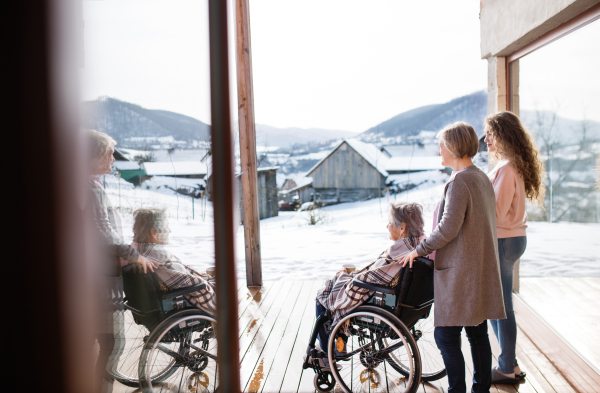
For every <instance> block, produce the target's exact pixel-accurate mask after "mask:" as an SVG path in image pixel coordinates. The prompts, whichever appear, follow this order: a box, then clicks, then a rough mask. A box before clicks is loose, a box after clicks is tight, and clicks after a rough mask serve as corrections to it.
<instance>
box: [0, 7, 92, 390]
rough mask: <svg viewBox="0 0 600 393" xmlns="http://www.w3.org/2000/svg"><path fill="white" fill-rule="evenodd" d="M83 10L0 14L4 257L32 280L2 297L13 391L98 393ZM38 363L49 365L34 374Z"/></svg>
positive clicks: (4, 10) (16, 283) (13, 285)
mask: <svg viewBox="0 0 600 393" xmlns="http://www.w3.org/2000/svg"><path fill="white" fill-rule="evenodd" d="M78 11H79V10H78V4H77V2H75V1H59V0H37V1H30V2H29V1H28V2H23V1H10V2H9V1H7V2H3V3H2V5H1V6H0V47H1V48H2V61H1V62H0V69H1V70H2V71H1V72H0V90H1V91H2V93H3V95H4V97H5V99H4V100H3V101H2V105H1V106H0V115H1V116H2V119H3V125H5V126H6V127H8V128H7V130H10V132H6V133H5V134H4V135H3V141H4V142H5V143H6V146H11V147H10V148H9V149H6V151H5V152H4V154H3V157H2V163H3V166H4V167H7V166H9V167H10V170H7V171H5V173H4V176H3V181H5V183H4V185H3V189H4V190H5V192H4V193H3V197H2V200H3V206H4V207H5V208H4V209H3V212H2V223H3V227H4V228H5V230H6V231H7V232H5V234H6V235H4V236H5V237H4V239H5V243H6V242H9V243H10V246H9V247H4V249H3V258H4V260H5V261H14V262H13V263H6V264H5V265H4V267H5V270H4V275H5V277H11V278H16V277H21V278H24V279H8V280H4V282H3V284H2V289H1V291H2V292H1V296H2V299H4V302H3V304H2V312H3V315H5V317H4V318H6V319H5V321H6V322H5V323H4V326H3V328H2V337H4V338H5V339H4V340H3V346H2V351H3V353H5V354H6V355H8V354H10V355H9V356H5V357H6V358H7V359H6V360H8V361H7V362H6V363H5V366H4V367H3V372H4V373H5V375H6V376H7V378H4V380H3V382H2V391H5V392H17V391H23V390H29V389H33V390H36V389H43V390H44V391H45V392H50V393H54V392H57V393H58V392H63V393H77V392H93V391H94V388H95V387H94V382H95V381H94V375H93V369H94V363H95V358H94V356H93V351H92V345H93V343H94V339H95V337H94V336H95V334H94V333H95V332H97V329H96V328H97V326H96V325H95V322H94V320H95V319H96V318H95V315H94V313H95V312H96V311H98V310H97V308H96V307H95V306H96V304H95V302H94V301H95V300H96V297H95V294H96V292H95V289H96V288H97V287H95V284H96V283H97V281H98V276H97V275H94V273H95V272H96V270H95V269H94V264H93V263H92V262H95V261H93V260H92V258H90V257H93V256H94V251H95V250H96V249H94V248H92V247H89V243H88V240H90V235H89V233H88V226H87V225H86V223H85V222H84V219H85V218H86V216H85V215H84V214H82V202H83V201H84V200H85V196H87V192H86V191H87V190H88V186H87V184H86V181H85V179H86V175H87V173H86V169H87V168H88V166H87V165H86V162H85V160H84V156H85V154H84V150H85V148H84V147H85V146H87V145H86V144H84V143H83V140H82V138H81V136H82V133H81V132H80V127H81V123H80V121H79V113H78V107H79V106H80V105H81V104H80V101H79V97H78V90H79V88H78V83H77V78H74V77H73V76H74V75H77V74H78V73H79V71H80V70H79V65H80V58H79V56H80V54H81V53H75V52H74V51H76V50H78V49H79V48H80V46H78V45H77V40H76V39H77V38H78V37H80V33H81V32H82V30H80V29H79V27H78V26H77V25H76V24H75V23H76V22H79V21H81V14H80V13H79V12H78ZM11 163H12V165H11ZM16 163H18V164H17V165H15V164H16ZM40 172H43V176H39V173H40ZM32 223H35V224H33V225H32ZM89 228H91V227H89ZM34 243H35V246H33V244H34ZM87 247H89V248H87ZM96 266H97V265H96ZM9 315H10V317H8V316H9ZM8 318H10V321H13V322H8ZM17 321H18V322H17ZM7 322H8V323H7ZM42 326H43V327H42ZM40 328H41V329H40ZM8 357H10V359H8ZM36 364H38V365H43V366H41V367H35V366H34V367H35V370H32V369H31V367H28V366H27V365H32V366H33V365H36ZM36 387H37V388H36Z"/></svg>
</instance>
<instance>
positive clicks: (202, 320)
mask: <svg viewBox="0 0 600 393" xmlns="http://www.w3.org/2000/svg"><path fill="white" fill-rule="evenodd" d="M204 285H205V284H199V285H195V286H192V287H188V288H183V289H178V290H174V291H170V292H162V291H160V290H158V289H157V288H158V287H157V283H156V282H155V278H154V275H153V274H151V273H148V274H145V273H144V272H143V271H142V269H141V266H140V265H137V264H133V265H127V266H124V267H123V289H124V292H125V304H124V307H125V312H124V324H122V327H123V329H124V330H123V332H120V333H121V334H118V335H117V336H118V337H119V338H120V341H121V346H122V351H121V355H120V356H119V359H118V360H117V359H115V360H116V364H115V366H114V367H113V368H112V370H111V371H109V372H110V374H111V376H112V377H113V378H115V379H116V380H117V381H119V382H120V383H122V384H124V385H126V386H131V387H138V386H140V387H141V388H142V390H143V391H152V385H156V384H158V383H163V382H169V383H171V384H172V385H174V386H179V390H182V391H186V392H187V391H190V390H191V391H195V392H201V391H214V390H215V388H216V384H217V363H216V359H217V340H216V332H215V327H216V321H215V319H214V318H212V317H211V316H210V315H208V314H207V313H205V312H203V311H201V310H199V309H197V308H196V307H194V306H192V305H191V304H190V303H188V302H187V300H186V299H185V298H184V297H183V296H182V295H184V294H188V293H191V292H195V291H198V290H201V289H204ZM192 388H195V389H192ZM179 390H177V389H175V390H174V388H173V386H172V387H171V390H170V392H171V391H175V392H176V391H179Z"/></svg>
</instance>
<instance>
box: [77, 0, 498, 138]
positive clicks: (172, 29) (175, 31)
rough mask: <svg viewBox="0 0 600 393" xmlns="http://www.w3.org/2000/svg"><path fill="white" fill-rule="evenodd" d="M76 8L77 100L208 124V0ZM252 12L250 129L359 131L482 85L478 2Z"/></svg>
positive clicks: (325, 5)
mask: <svg viewBox="0 0 600 393" xmlns="http://www.w3.org/2000/svg"><path fill="white" fill-rule="evenodd" d="M83 4H84V21H85V49H86V67H85V69H84V71H83V84H84V94H83V95H84V98H85V99H94V98H96V97H98V96H102V95H108V96H110V97H114V98H118V99H121V100H125V101H129V102H133V103H136V104H140V105H142V106H144V107H148V108H154V109H166V110H171V111H175V112H180V113H183V114H186V115H190V116H193V117H195V118H198V119H200V120H202V121H205V122H208V121H209V119H210V106H209V92H208V86H209V79H208V37H207V35H208V26H207V22H208V19H207V7H208V6H207V2H206V1H205V0H176V1H167V0H158V1H157V0H104V1H85V2H84V3H83ZM250 7H251V9H250V12H251V23H252V25H251V28H252V31H251V34H252V45H253V67H254V88H255V106H256V119H257V122H259V123H263V124H269V125H273V126H278V127H288V126H289V127H292V126H294V127H320V128H330V129H341V130H349V131H364V130H366V129H368V128H369V127H371V126H374V125H376V124H378V123H380V122H381V121H384V120H387V119H388V118H390V117H392V116H394V115H396V114H398V113H400V112H403V111H405V110H408V109H412V108H415V107H418V106H421V105H426V104H433V103H440V102H445V101H448V100H450V99H452V98H455V97H458V96H461V95H464V94H469V93H472V92H474V91H477V90H481V89H483V88H485V85H486V65H485V61H483V60H480V59H479V19H478V12H479V3H478V2H476V1H472V0H471V1H467V0H465V1H453V2H448V1H433V2H407V1H402V2H400V1H368V2H367V1H350V0H343V1H332V0H328V1H322V0H321V1H312V0H305V1H302V2H298V1H287V0H251V1H250ZM434 10H435V12H434Z"/></svg>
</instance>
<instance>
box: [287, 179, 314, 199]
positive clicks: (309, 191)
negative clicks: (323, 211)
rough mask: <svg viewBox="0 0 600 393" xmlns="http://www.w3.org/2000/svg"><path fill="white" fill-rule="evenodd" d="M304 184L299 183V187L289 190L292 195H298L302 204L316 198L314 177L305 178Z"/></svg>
mask: <svg viewBox="0 0 600 393" xmlns="http://www.w3.org/2000/svg"><path fill="white" fill-rule="evenodd" d="M302 180H304V181H303V182H300V181H299V183H300V184H299V185H298V186H296V187H294V188H292V189H291V190H289V193H290V194H291V195H298V199H299V201H300V204H303V203H304V202H311V201H312V200H313V198H314V193H315V189H314V188H313V179H312V177H305V178H304V179H302Z"/></svg>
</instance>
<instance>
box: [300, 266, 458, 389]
mask: <svg viewBox="0 0 600 393" xmlns="http://www.w3.org/2000/svg"><path fill="white" fill-rule="evenodd" d="M354 285H356V286H358V287H361V288H366V289H369V290H372V291H375V293H374V295H373V296H372V297H371V298H370V299H369V300H368V301H367V303H365V304H364V305H362V306H360V307H358V308H357V309H355V310H354V311H352V312H350V313H349V314H348V315H346V316H345V317H344V318H342V319H341V320H340V322H339V323H338V324H336V325H335V326H331V322H332V318H331V315H330V313H329V312H327V313H326V314H324V315H322V316H321V317H319V318H317V321H316V322H315V326H314V328H313V332H312V335H311V338H310V342H309V345H308V349H307V356H306V358H305V359H306V360H305V362H304V365H303V368H304V369H307V368H312V369H313V370H314V371H315V378H314V385H315V388H316V389H317V390H318V391H320V392H327V391H330V390H332V389H333V388H334V386H335V384H336V382H337V384H338V385H339V387H340V388H341V389H342V390H343V391H345V392H362V391H365V392H379V391H381V392H387V391H393V392H407V393H413V392H415V391H417V389H418V387H419V383H420V381H434V380H437V379H440V378H442V377H444V376H445V375H446V370H445V368H444V363H443V360H442V357H441V354H440V352H439V351H438V350H437V347H436V345H435V342H434V338H433V318H432V316H431V317H430V314H431V309H432V307H433V261H432V260H430V259H427V258H422V257H419V258H416V259H415V260H414V262H413V267H412V268H411V269H409V268H404V269H401V271H400V278H399V281H398V284H397V285H396V287H394V288H391V287H386V286H381V285H375V284H370V283H365V282H362V281H357V280H355V281H354ZM322 326H325V329H326V330H327V331H328V332H330V336H329V342H328V343H327V351H326V352H327V353H325V352H324V351H321V350H319V349H318V348H317V347H316V346H315V344H316V339H317V334H318V331H319V329H320V328H321V327H322ZM322 358H328V360H329V365H330V367H327V366H326V363H325V362H323V361H322Z"/></svg>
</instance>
